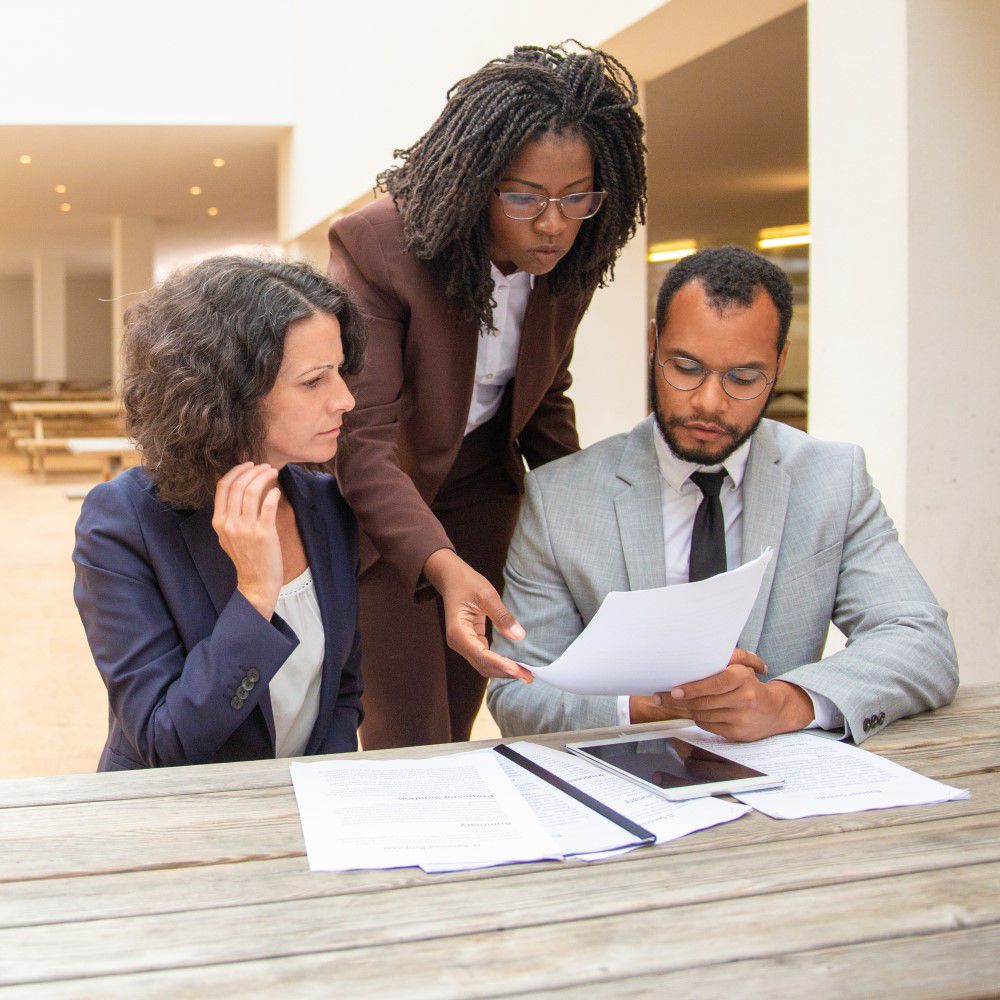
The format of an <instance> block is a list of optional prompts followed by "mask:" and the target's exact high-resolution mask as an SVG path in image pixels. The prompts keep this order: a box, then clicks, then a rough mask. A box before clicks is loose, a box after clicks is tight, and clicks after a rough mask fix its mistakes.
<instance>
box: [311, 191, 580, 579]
mask: <svg viewBox="0 0 1000 1000" xmlns="http://www.w3.org/2000/svg"><path fill="white" fill-rule="evenodd" d="M329 273H330V277H331V278H333V279H334V280H336V281H338V282H340V283H341V284H343V285H344V286H345V287H346V288H347V289H348V291H349V292H350V294H351V295H352V297H353V298H354V301H355V302H356V303H357V304H358V305H359V307H360V309H361V311H362V312H363V313H364V315H365V319H366V321H367V326H368V353H367V356H366V358H365V364H364V368H363V370H362V372H361V373H360V375H358V376H355V377H354V378H353V379H352V380H351V390H352V391H353V392H354V394H355V396H356V398H357V406H356V408H355V409H354V411H353V412H352V413H349V414H348V415H347V416H346V418H345V421H344V430H345V433H344V435H343V438H342V439H341V443H340V448H339V450H338V454H337V475H338V478H339V480H340V488H341V490H342V492H343V495H344V497H345V498H346V500H347V502H348V503H349V504H350V506H351V508H352V509H353V510H354V512H355V514H356V516H357V518H358V521H359V522H360V525H361V528H362V530H363V532H364V534H365V535H366V536H367V538H368V540H369V544H365V543H364V540H363V544H362V553H361V568H362V570H364V569H367V567H368V566H370V565H371V564H372V563H373V562H374V561H375V559H376V558H377V557H378V556H379V555H381V556H382V557H383V558H384V559H385V560H386V561H387V562H388V563H389V564H390V565H392V566H393V567H394V568H395V569H396V570H397V571H398V572H399V573H400V574H401V575H402V578H403V580H404V581H405V582H406V584H407V585H408V586H409V587H412V589H413V591H414V593H416V592H417V590H418V587H420V586H421V584H422V583H423V581H422V579H421V571H422V569H423V566H424V563H425V562H426V561H427V557H428V556H429V555H430V554H431V553H432V552H434V551H436V550H437V549H440V548H452V547H453V546H452V545H451V542H450V541H449V540H448V536H447V535H446V534H445V531H444V529H443V528H442V527H441V525H440V523H439V522H438V519H437V518H436V517H435V516H434V514H433V513H432V512H431V509H430V504H431V503H433V501H434V498H435V496H436V495H437V493H438V490H439V489H440V488H441V485H442V483H443V482H444V480H445V477H446V476H447V475H448V472H449V470H450V469H451V467H452V465H453V464H454V462H455V457H456V456H457V454H458V450H459V448H460V447H461V445H462V440H463V437H464V434H465V425H466V421H467V419H468V415H469V406H470V405H471V402H472V390H473V382H474V379H475V371H476V351H477V344H478V341H479V330H478V328H477V325H476V324H475V323H474V322H470V321H467V320H463V319H461V318H460V317H459V316H458V315H457V314H456V312H455V310H454V309H453V308H452V306H451V305H450V303H449V302H448V301H447V300H446V297H445V293H444V289H443V287H442V285H441V282H440V281H439V280H438V279H437V278H436V277H435V276H434V274H433V273H432V272H431V270H430V269H429V267H428V266H427V264H426V263H425V262H423V261H421V260H418V259H417V258H416V257H414V256H413V255H412V254H410V253H407V252H406V249H405V237H404V234H403V222H402V219H401V218H400V215H399V212H398V211H397V210H396V207H395V206H394V205H393V203H392V199H391V198H390V197H389V196H388V195H386V196H384V197H382V198H379V199H378V200H377V201H375V202H373V203H372V204H371V205H368V206H366V207H365V208H363V209H361V211H359V212H355V213H353V214H351V215H348V216H346V217H345V218H342V219H339V220H337V221H336V222H334V223H333V225H332V226H331V227H330V268H329ZM587 305H589V299H588V300H587V301H586V302H581V301H580V300H579V299H576V300H572V301H567V300H560V299H556V298H553V297H552V296H550V295H549V292H548V282H547V281H546V279H545V278H544V277H541V278H539V279H538V280H537V281H536V282H535V287H534V289H533V290H532V292H531V296H530V298H529V299H528V308H527V313H526V314H525V318H524V329H523V330H522V332H521V345H520V349H519V352H518V358H517V369H516V372H515V377H514V384H513V399H512V401H511V424H510V432H509V435H508V442H507V448H506V451H505V454H504V464H505V466H506V467H507V469H508V470H509V472H510V474H511V477H512V479H513V481H514V483H515V484H516V485H517V487H518V488H519V489H521V488H522V487H523V481H524V465H523V462H522V456H523V457H524V459H526V460H527V462H528V464H529V466H531V467H532V468H533V467H534V466H536V465H542V464H543V463H545V462H549V461H551V460H552V459H555V458H560V457H561V456H563V455H567V454H569V453H570V452H573V451H576V450H578V449H579V447H580V444H579V439H578V438H577V433H576V424H575V420H574V413H573V402H572V400H570V399H569V397H568V396H567V395H566V391H567V389H569V386H570V382H571V378H570V374H569V363H570V358H571V357H572V354H573V335H574V334H575V332H576V328H577V326H578V325H579V322H580V318H581V317H582V316H583V313H584V312H585V310H586V308H587ZM372 546H374V548H372Z"/></svg>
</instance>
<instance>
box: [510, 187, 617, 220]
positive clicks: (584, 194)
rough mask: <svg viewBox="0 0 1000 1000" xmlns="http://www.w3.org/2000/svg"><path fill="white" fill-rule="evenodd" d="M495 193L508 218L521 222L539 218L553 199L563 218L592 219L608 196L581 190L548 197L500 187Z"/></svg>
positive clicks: (603, 193) (601, 192)
mask: <svg viewBox="0 0 1000 1000" xmlns="http://www.w3.org/2000/svg"><path fill="white" fill-rule="evenodd" d="M493 193H494V194H495V195H496V196H497V197H498V198H499V199H500V208H501V210H502V211H503V214H504V215H506V216H507V218H508V219H517V220H518V221H519V222H530V221H531V220H532V219H537V218H538V217H539V216H540V215H541V214H542V212H544V211H545V210H546V209H547V208H548V207H549V204H550V203H551V202H553V201H554V202H555V203H556V204H557V205H558V206H559V211H560V212H562V214H563V218H566V219H573V220H576V221H579V220H580V219H591V218H593V217H594V216H595V215H597V213H598V211H599V210H600V208H601V205H603V204H604V201H605V199H606V198H607V197H608V192H607V191H580V192H576V193H574V194H564V195H563V196H562V197H561V198H546V197H545V196H544V195H541V194H529V193H528V192H527V191H501V190H500V189H499V188H494V189H493Z"/></svg>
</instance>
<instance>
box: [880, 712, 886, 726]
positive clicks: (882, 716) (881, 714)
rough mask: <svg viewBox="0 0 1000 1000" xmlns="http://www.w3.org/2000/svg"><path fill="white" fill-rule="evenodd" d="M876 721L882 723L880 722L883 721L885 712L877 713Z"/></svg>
mask: <svg viewBox="0 0 1000 1000" xmlns="http://www.w3.org/2000/svg"><path fill="white" fill-rule="evenodd" d="M878 722H879V725H882V723H883V722H885V712H879V713H878Z"/></svg>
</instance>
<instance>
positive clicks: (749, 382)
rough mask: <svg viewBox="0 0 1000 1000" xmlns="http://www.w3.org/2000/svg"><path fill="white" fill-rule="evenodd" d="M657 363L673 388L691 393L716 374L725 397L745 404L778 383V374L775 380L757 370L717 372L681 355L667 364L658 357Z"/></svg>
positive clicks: (668, 359) (731, 369) (742, 369)
mask: <svg viewBox="0 0 1000 1000" xmlns="http://www.w3.org/2000/svg"><path fill="white" fill-rule="evenodd" d="M656 363H657V365H659V367H660V371H661V372H662V374H663V380H664V381H665V382H666V383H667V385H669V386H672V387H673V388H674V389H679V390H680V391H681V392H693V391H694V390H695V389H697V388H698V387H699V386H701V385H704V382H705V379H707V378H708V376H709V375H718V376H719V381H720V382H721V383H722V388H723V389H724V390H725V393H726V395H727V396H730V397H731V398H732V399H740V400H744V401H745V400H748V399H756V398H757V397H758V396H760V395H761V394H762V393H763V392H764V390H765V389H767V387H768V386H770V385H774V383H775V382H776V381H777V380H778V376H777V373H775V376H774V378H768V377H767V375H765V374H764V372H762V371H761V370H760V369H759V368H726V369H722V370H721V371H720V370H718V369H716V368H706V367H705V366H704V365H701V364H699V363H698V362H697V361H693V360H692V359H691V358H685V357H683V356H681V355H673V356H671V357H669V358H667V359H666V361H661V360H660V357H659V355H657V356H656Z"/></svg>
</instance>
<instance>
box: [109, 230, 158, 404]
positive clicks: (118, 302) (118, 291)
mask: <svg viewBox="0 0 1000 1000" xmlns="http://www.w3.org/2000/svg"><path fill="white" fill-rule="evenodd" d="M153 254H154V226H153V220H152V219H148V218H130V217H126V216H120V215H119V216H115V217H114V218H113V219H112V220H111V298H112V303H111V371H112V380H113V384H114V386H115V390H116V391H117V389H118V386H119V384H120V381H121V344H122V334H123V333H124V329H125V326H124V319H125V310H126V309H127V308H128V307H129V305H131V304H132V303H133V302H134V301H135V300H136V298H137V295H136V293H138V292H144V291H145V290H146V289H147V288H149V287H150V286H151V285H152V284H153Z"/></svg>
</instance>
